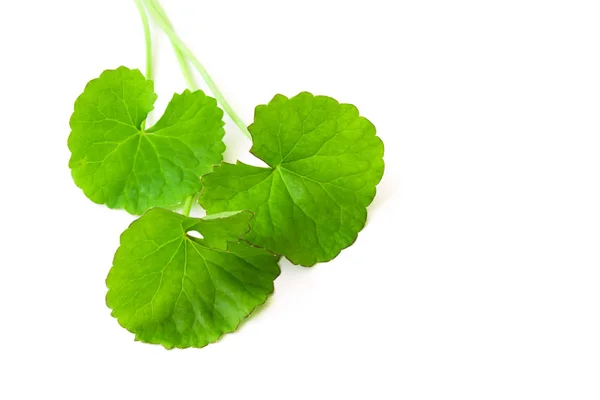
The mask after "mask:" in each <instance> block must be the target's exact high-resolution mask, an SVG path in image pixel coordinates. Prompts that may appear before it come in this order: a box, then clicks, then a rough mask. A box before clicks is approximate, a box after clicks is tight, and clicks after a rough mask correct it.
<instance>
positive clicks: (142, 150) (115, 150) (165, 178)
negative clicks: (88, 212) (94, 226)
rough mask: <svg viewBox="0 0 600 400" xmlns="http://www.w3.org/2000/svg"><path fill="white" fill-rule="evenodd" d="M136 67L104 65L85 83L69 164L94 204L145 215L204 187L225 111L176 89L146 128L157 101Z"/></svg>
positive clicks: (218, 151)
mask: <svg viewBox="0 0 600 400" xmlns="http://www.w3.org/2000/svg"><path fill="white" fill-rule="evenodd" d="M156 98H157V96H156V94H155V93H154V83H153V82H152V81H150V80H147V79H145V78H144V76H143V75H142V74H141V73H140V72H139V71H138V70H131V69H128V68H125V67H119V68H117V69H116V70H107V71H104V72H103V73H102V75H100V77H99V78H96V79H94V80H92V81H90V82H89V83H88V85H87V86H86V88H85V90H84V92H83V94H82V95H81V96H80V97H79V98H78V99H77V101H76V102H75V111H74V112H73V115H72V117H71V121H70V125H71V134H70V136H69V142H68V143H69V149H70V150H71V160H70V161H69V167H70V168H71V173H72V175H73V179H74V181H75V183H76V184H77V186H79V187H80V188H81V189H83V191H84V193H85V195H86V196H87V197H88V198H89V199H90V200H92V201H94V202H95V203H99V204H106V205H107V206H108V207H110V208H124V209H125V210H127V211H128V212H130V213H132V214H141V213H143V212H144V211H146V210H147V209H148V208H150V207H156V206H160V207H166V206H172V205H174V204H178V203H180V202H182V201H183V200H184V199H185V198H186V197H187V196H190V195H194V194H196V193H198V192H199V191H200V187H201V184H200V176H202V175H203V174H205V173H207V172H209V171H210V170H211V169H212V166H213V165H214V164H218V163H220V162H221V161H222V153H223V151H225V145H224V144H223V141H222V138H223V135H224V130H223V125H224V123H223V120H222V117H223V111H222V110H221V109H220V108H219V107H218V106H217V103H216V101H215V99H213V98H211V97H208V96H206V95H205V94H204V93H203V92H202V91H200V90H198V91H195V92H190V91H187V90H186V91H184V92H183V93H182V94H176V95H174V96H173V98H172V99H171V102H170V103H169V104H168V106H167V108H166V110H165V113H164V115H163V116H162V117H161V118H160V120H159V121H158V122H157V123H156V125H154V126H153V127H151V128H149V129H145V128H144V127H143V122H144V121H145V120H146V117H147V115H148V113H149V112H150V111H151V110H152V109H153V108H154V102H155V101H156Z"/></svg>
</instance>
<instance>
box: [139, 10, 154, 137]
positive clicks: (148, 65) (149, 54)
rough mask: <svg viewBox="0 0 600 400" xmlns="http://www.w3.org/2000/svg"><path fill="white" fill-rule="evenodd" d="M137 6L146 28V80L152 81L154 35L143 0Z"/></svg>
mask: <svg viewBox="0 0 600 400" xmlns="http://www.w3.org/2000/svg"><path fill="white" fill-rule="evenodd" d="M135 5H136V6H137V8H138V11H139V12H140V18H141V19H142V25H143V26H144V38H145V41H146V79H152V34H151V33H150V23H149V21H148V15H146V9H145V8H144V4H143V3H142V1H141V0H135ZM144 129H146V120H144V121H142V130H144Z"/></svg>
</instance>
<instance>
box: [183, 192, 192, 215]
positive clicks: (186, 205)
mask: <svg viewBox="0 0 600 400" xmlns="http://www.w3.org/2000/svg"><path fill="white" fill-rule="evenodd" d="M193 203H194V196H188V197H186V198H185V201H184V202H183V215H185V216H186V217H189V216H190V212H191V211H192V204H193Z"/></svg>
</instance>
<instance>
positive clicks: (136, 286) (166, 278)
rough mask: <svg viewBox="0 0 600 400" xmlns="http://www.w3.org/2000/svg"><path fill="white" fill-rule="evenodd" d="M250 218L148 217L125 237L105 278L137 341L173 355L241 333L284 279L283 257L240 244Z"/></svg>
mask: <svg viewBox="0 0 600 400" xmlns="http://www.w3.org/2000/svg"><path fill="white" fill-rule="evenodd" d="M251 218H252V213H250V212H248V211H242V212H238V213H231V214H230V215H218V216H215V217H206V218H204V219H199V218H190V217H185V216H183V215H180V214H177V213H174V212H172V211H169V210H165V209H161V208H153V209H150V210H148V211H147V212H146V213H145V214H144V215H143V216H142V217H140V218H139V219H138V220H136V221H135V222H133V223H132V224H131V226H130V227H129V228H128V229H127V230H126V231H125V232H123V234H122V235H121V246H120V247H119V249H118V250H117V252H116V254H115V258H114V261H113V267H112V269H111V270H110V272H109V274H108V277H107V279H106V284H107V286H108V288H109V291H108V293H107V295H106V303H107V305H108V307H109V308H111V309H112V310H113V311H112V315H113V316H114V317H116V318H117V319H118V321H119V323H120V324H121V326H123V327H124V328H126V329H128V330H129V331H131V332H133V333H135V336H136V339H137V340H140V341H142V342H146V343H154V344H161V345H163V346H164V347H166V348H173V347H179V348H186V347H203V346H205V345H207V344H209V343H212V342H214V341H215V340H217V339H218V338H219V337H220V336H221V335H222V334H223V333H227V332H232V331H234V330H235V329H236V328H237V326H238V325H239V323H240V322H241V321H242V320H243V319H244V318H245V317H246V316H248V315H249V314H250V313H251V312H252V310H253V309H254V308H255V307H256V306H258V305H260V304H262V303H264V302H265V301H266V299H267V297H268V296H269V294H271V293H272V292H273V281H274V280H275V278H276V277H277V276H278V275H279V265H278V257H277V256H275V255H273V254H271V253H269V252H267V251H265V250H263V249H260V248H256V247H253V246H251V245H249V244H248V243H246V242H243V241H239V238H240V236H242V235H243V234H244V233H246V232H247V231H248V229H249V222H250V220H251ZM191 231H196V232H198V233H199V234H200V235H202V236H203V238H197V237H194V236H192V235H190V234H189V232H191Z"/></svg>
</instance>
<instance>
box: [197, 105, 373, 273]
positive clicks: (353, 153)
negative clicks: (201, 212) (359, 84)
mask: <svg viewBox="0 0 600 400" xmlns="http://www.w3.org/2000/svg"><path fill="white" fill-rule="evenodd" d="M249 130H250V132H251V133H252V138H253V146H252V149H251V152H252V154H254V155H255V156H257V157H258V158H260V159H262V160H263V161H265V162H266V163H267V164H268V165H269V168H261V167H255V166H250V165H247V164H244V163H241V162H238V163H237V164H228V163H223V164H221V165H220V166H217V167H215V168H214V170H213V172H212V173H210V174H208V175H205V176H204V177H203V179H202V181H203V186H204V188H203V191H202V193H201V196H200V199H199V202H200V204H201V205H202V207H204V208H205V209H206V210H207V212H208V213H209V214H210V213H218V212H223V211H233V210H250V211H252V212H254V213H255V214H256V217H255V218H254V219H253V220H252V222H251V226H252V230H251V231H250V232H249V233H248V234H247V235H246V236H245V239H246V240H248V241H249V242H250V243H253V244H256V245H258V246H261V247H264V248H266V249H269V250H271V251H273V252H274V253H277V254H281V255H284V256H285V257H287V258H288V259H289V260H290V261H292V262H293V263H296V264H301V265H304V266H311V265H314V264H315V263H317V262H324V261H329V260H331V259H333V258H334V257H336V256H337V255H338V254H339V253H340V251H341V250H342V249H344V248H346V247H348V246H350V245H351V244H352V243H353V242H354V241H355V240H356V237H357V235H358V232H359V231H360V230H361V229H362V228H363V227H364V225H365V222H366V217H367V210H366V207H367V206H368V205H369V204H370V203H371V202H372V200H373V198H374V196H375V191H376V189H375V187H376V185H377V184H378V183H379V181H380V180H381V177H382V175H383V170H384V163H383V143H382V141H381V140H380V139H379V138H378V137H377V136H376V135H375V133H376V132H375V127H374V126H373V124H372V123H371V122H370V121H368V120H367V119H366V118H364V117H361V116H359V112H358V110H357V109H356V107H354V106H353V105H350V104H340V103H338V102H337V101H336V100H334V99H332V98H330V97H326V96H313V95H312V94H310V93H300V94H299V95H297V96H295V97H293V98H290V99H288V98H287V97H285V96H282V95H277V96H275V97H274V98H273V100H272V101H271V102H270V103H269V104H268V105H263V106H258V107H257V108H256V112H255V118H254V123H253V124H252V125H251V126H250V127H249Z"/></svg>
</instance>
